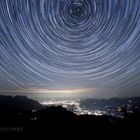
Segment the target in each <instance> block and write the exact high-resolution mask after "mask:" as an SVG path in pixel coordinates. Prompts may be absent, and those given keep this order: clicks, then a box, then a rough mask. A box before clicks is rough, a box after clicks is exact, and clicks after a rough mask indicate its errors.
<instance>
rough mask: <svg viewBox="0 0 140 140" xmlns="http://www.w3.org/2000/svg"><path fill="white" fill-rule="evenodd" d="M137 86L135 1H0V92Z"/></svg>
mask: <svg viewBox="0 0 140 140" xmlns="http://www.w3.org/2000/svg"><path fill="white" fill-rule="evenodd" d="M131 87H135V88H137V87H140V0H0V90H3V91H4V90H22V89H34V88H35V89H44V88H47V89H55V88H56V89H57V88H60V89H67V88H70V89H71V88H82V89H83V88H115V89H121V88H123V89H124V88H126V89H127V88H131Z"/></svg>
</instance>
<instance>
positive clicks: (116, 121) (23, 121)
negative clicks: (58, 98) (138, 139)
mask: <svg viewBox="0 0 140 140" xmlns="http://www.w3.org/2000/svg"><path fill="white" fill-rule="evenodd" d="M1 98H2V97H1ZM11 99H12V98H10V99H8V101H7V98H6V99H5V101H6V102H7V104H9V105H10V106H11V107H10V106H9V105H8V106H6V105H4V103H3V104H2V102H1V103H0V106H1V108H0V133H5V134H7V133H12V134H14V133H16V134H33V135H36V134H41V133H44V134H46V135H47V136H49V135H51V136H52V137H53V136H55V134H56V133H57V134H59V135H63V134H67V135H69V136H71V135H73V134H79V135H80V136H82V135H84V134H86V135H92V136H94V135H97V133H99V134H100V135H101V134H102V133H106V134H109V135H110V134H111V133H112V132H113V133H115V134H116V135H118V134H120V133H123V134H124V133H125V134H126V135H129V134H132V133H135V135H136V134H137V133H138V131H139V130H140V113H139V112H134V113H133V114H131V115H128V116H125V117H124V118H123V119H121V118H116V117H112V116H93V115H76V114H74V113H73V112H70V111H68V110H67V109H65V108H63V107H61V106H57V107H54V106H50V107H44V106H41V105H40V104H38V103H37V102H35V101H33V100H29V101H28V103H27V101H26V100H27V98H25V99H23V98H22V99H21V98H20V97H18V98H17V99H16V100H14V102H13V101H11ZM3 100H4V99H3ZM3 100H2V101H3ZM17 101H18V102H17ZM21 104H22V105H21ZM2 105H3V106H2ZM31 105H32V107H31ZM28 106H30V109H28Z"/></svg>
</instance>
